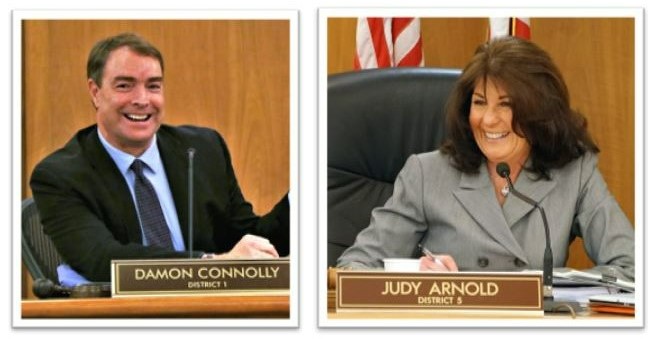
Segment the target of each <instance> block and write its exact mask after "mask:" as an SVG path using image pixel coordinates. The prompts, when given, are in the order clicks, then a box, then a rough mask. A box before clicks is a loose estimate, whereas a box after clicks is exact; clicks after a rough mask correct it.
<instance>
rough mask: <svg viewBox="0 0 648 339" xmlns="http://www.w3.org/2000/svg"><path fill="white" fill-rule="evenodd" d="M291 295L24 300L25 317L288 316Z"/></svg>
mask: <svg viewBox="0 0 648 339" xmlns="http://www.w3.org/2000/svg"><path fill="white" fill-rule="evenodd" d="M289 315H290V301H289V296H287V295H280V296H259V295H253V296H248V295H246V296H221V295H215V296H160V297H120V298H88V299H81V298H77V299H71V298H70V299H46V300H23V301H22V317H23V318H288V317H289Z"/></svg>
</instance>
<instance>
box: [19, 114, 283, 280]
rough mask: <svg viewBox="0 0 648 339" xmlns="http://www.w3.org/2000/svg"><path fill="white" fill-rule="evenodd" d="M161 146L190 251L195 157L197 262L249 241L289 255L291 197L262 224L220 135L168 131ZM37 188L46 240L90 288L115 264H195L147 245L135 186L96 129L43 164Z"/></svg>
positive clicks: (37, 171)
mask: <svg viewBox="0 0 648 339" xmlns="http://www.w3.org/2000/svg"><path fill="white" fill-rule="evenodd" d="M157 143H158V147H159V150H160V156H161V157H162V162H163V164H164V168H165V171H166V174H167V178H168V180H169V186H170V187H171V192H172V195H173V200H174V202H175V207H176V210H177V213H178V219H179V221H180V228H181V229H182V235H183V238H184V239H185V244H186V241H187V239H189V238H188V227H187V218H188V195H187V192H188V188H187V183H188V173H187V168H188V160H187V149H189V148H194V149H195V150H196V153H195V157H194V250H195V251H196V252H197V253H195V255H196V256H198V255H200V254H202V252H210V253H211V252H213V253H222V252H226V251H229V250H230V249H231V248H232V247H233V246H234V245H235V244H236V243H237V242H238V241H239V240H240V238H241V237H242V236H243V235H245V234H247V233H250V234H256V235H260V236H263V237H266V238H269V239H270V241H271V242H272V243H273V244H274V245H275V247H276V248H277V250H278V251H279V254H280V255H286V254H288V251H289V245H288V241H289V212H288V211H289V207H288V199H287V196H286V197H284V199H283V200H282V201H281V202H280V203H278V204H277V205H276V206H275V208H274V209H273V211H272V212H270V213H268V214H267V215H266V216H263V217H258V216H256V215H255V214H254V213H253V211H252V206H251V205H250V204H249V203H248V202H247V201H245V199H244V197H243V195H242V194H241V190H240V188H239V186H238V182H237V180H236V177H235V175H234V170H233V168H232V164H231V160H230V154H229V152H228V150H227V146H226V145H225V141H224V140H223V138H222V137H221V136H220V134H218V133H217V132H216V131H214V130H210V129H207V128H199V127H191V126H181V127H171V126H166V125H162V126H161V127H160V129H159V131H158V133H157ZM30 185H31V188H32V191H33V194H34V200H35V201H36V205H37V206H38V210H39V212H40V215H41V221H42V223H43V227H44V230H45V233H47V234H48V235H49V236H50V237H51V238H52V240H53V242H54V244H55V245H56V248H57V250H58V252H59V253H60V254H61V256H62V257H63V259H64V260H65V262H66V263H67V264H69V265H70V266H72V268H74V269H75V270H76V271H77V272H79V273H80V274H82V275H83V276H85V277H86V278H87V279H89V280H92V281H109V280H110V260H111V259H134V258H169V257H186V256H188V253H187V252H173V251H169V250H164V249H161V248H156V247H145V246H143V245H142V234H141V231H140V225H139V222H138V218H137V212H136V209H135V204H134V202H133V199H132V196H131V194H130V192H129V189H128V185H127V184H126V181H125V179H124V178H123V176H122V174H121V173H120V172H119V170H118V169H117V166H116V165H115V163H114V162H113V160H112V159H111V158H110V155H109V154H108V153H107V152H106V150H105V149H104V147H103V145H101V142H100V141H99V137H98V134H97V127H96V125H94V126H90V127H88V128H85V129H83V130H81V131H79V132H78V133H77V134H76V136H74V137H73V138H72V140H70V141H69V142H68V143H67V145H65V147H63V148H62V149H60V150H58V151H56V152H54V153H53V154H51V155H50V156H48V157H47V158H45V159H44V160H43V161H42V162H41V163H39V164H38V165H37V166H36V168H35V169H34V172H33V173H32V177H31V182H30ZM187 245H188V244H187ZM187 247H188V246H187Z"/></svg>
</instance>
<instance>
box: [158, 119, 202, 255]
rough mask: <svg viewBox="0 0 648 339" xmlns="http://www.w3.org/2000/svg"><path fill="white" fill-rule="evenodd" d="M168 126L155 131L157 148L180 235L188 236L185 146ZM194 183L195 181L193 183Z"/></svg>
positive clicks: (187, 180)
mask: <svg viewBox="0 0 648 339" xmlns="http://www.w3.org/2000/svg"><path fill="white" fill-rule="evenodd" d="M166 128H168V127H165V126H162V127H160V130H159V131H158V133H157V140H158V148H159V149H160V157H161V158H162V163H163V164H164V171H165V172H166V176H167V180H168V181H169V187H170V188H171V195H173V202H174V204H175V208H176V212H177V213H178V221H179V222H180V229H181V230H182V237H183V238H184V239H185V245H186V246H188V245H189V244H187V243H186V241H187V240H186V239H189V238H188V235H189V233H188V226H187V220H188V203H189V200H188V194H189V193H188V192H189V190H188V188H187V184H188V182H189V176H188V174H187V169H188V167H189V166H188V163H189V162H188V160H187V156H186V155H187V148H188V147H185V146H184V145H182V143H181V142H180V141H179V140H178V139H177V138H174V137H173V135H171V134H170V133H169V132H168V131H167V129H166ZM194 184H195V183H194Z"/></svg>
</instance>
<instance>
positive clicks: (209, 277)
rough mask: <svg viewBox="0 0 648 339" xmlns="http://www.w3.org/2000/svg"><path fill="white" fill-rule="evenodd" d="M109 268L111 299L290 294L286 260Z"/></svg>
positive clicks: (115, 264)
mask: <svg viewBox="0 0 648 339" xmlns="http://www.w3.org/2000/svg"><path fill="white" fill-rule="evenodd" d="M111 266H112V267H111V279H112V296H113V297H116V296H153V295H191V294H195V295H205V294H230V295H241V294H252V293H253V294H270V295H288V294H289V292H290V263H289V260H288V259H272V260H203V259H160V260H113V261H112V264H111Z"/></svg>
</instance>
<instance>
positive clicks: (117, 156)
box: [97, 129, 163, 175]
mask: <svg viewBox="0 0 648 339" xmlns="http://www.w3.org/2000/svg"><path fill="white" fill-rule="evenodd" d="M97 132H98V134H99V141H101V144H102V145H103V147H104V148H105V149H106V151H107V152H108V154H109V155H110V157H111V158H112V159H113V161H114V162H115V165H117V168H119V172H121V174H122V175H126V172H128V170H129V169H130V166H131V164H132V163H133V161H134V160H135V159H136V157H134V156H132V155H130V154H128V153H126V152H124V151H122V150H120V149H118V148H116V147H114V146H113V145H111V144H110V143H109V142H108V140H106V138H104V136H103V135H101V131H100V130H99V129H97ZM137 159H140V160H142V161H143V162H144V163H145V164H146V166H147V167H148V168H149V169H150V170H151V171H153V174H155V173H157V172H158V171H159V170H161V169H162V168H163V167H162V159H161V158H160V151H159V149H158V145H157V136H156V135H155V134H154V135H153V141H152V142H151V146H149V148H147V149H146V151H144V153H143V154H142V155H141V156H140V157H139V158H137Z"/></svg>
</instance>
